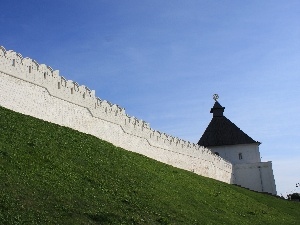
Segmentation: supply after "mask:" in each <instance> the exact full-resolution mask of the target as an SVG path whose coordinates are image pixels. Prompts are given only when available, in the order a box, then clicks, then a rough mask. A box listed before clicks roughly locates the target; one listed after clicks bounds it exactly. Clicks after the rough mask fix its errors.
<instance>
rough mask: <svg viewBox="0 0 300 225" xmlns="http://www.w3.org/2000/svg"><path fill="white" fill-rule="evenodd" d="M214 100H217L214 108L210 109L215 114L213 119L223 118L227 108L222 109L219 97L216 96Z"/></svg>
mask: <svg viewBox="0 0 300 225" xmlns="http://www.w3.org/2000/svg"><path fill="white" fill-rule="evenodd" d="M213 99H214V100H215V104H214V106H213V107H212V108H211V109H210V113H212V114H213V117H222V116H223V112H224V109H225V107H222V106H221V105H220V103H219V102H218V99H219V95H218V94H214V95H213Z"/></svg>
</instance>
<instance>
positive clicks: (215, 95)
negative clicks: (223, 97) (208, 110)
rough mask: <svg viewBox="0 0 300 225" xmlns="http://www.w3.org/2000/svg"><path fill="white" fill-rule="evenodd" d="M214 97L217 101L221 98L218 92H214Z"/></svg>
mask: <svg viewBox="0 0 300 225" xmlns="http://www.w3.org/2000/svg"><path fill="white" fill-rule="evenodd" d="M213 99H214V100H215V101H216V102H217V101H218V99H219V95H218V94H214V95H213Z"/></svg>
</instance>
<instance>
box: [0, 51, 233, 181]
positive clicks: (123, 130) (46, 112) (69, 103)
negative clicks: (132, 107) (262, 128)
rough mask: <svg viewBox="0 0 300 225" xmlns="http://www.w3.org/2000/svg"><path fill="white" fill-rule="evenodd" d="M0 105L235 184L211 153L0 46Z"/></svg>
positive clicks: (229, 170)
mask: <svg viewBox="0 0 300 225" xmlns="http://www.w3.org/2000/svg"><path fill="white" fill-rule="evenodd" d="M0 105H1V106H3V107H6V108H9V109H12V110H14V111H17V112H20V113H23V114H26V115H30V116H33V117H36V118H39V119H43V120H46V121H49V122H52V123H56V124H59V125H62V126H66V127H70V128H73V129H75V130H78V131H81V132H84V133H88V134H91V135H94V136H96V137H98V138H100V139H103V140H106V141H109V142H111V143H113V144H114V145H116V146H120V147H122V148H124V149H127V150H130V151H133V152H137V153H140V154H143V155H145V156H148V157H150V158H153V159H155V160H158V161H161V162H164V163H167V164H170V165H172V166H175V167H178V168H182V169H185V170H189V171H193V172H195V173H197V174H199V175H203V176H206V177H211V178H214V179H217V180H220V181H224V182H227V183H232V182H233V181H232V179H233V174H232V173H233V171H232V169H233V167H232V164H231V163H229V162H227V161H225V160H224V159H222V158H221V157H219V156H216V155H215V154H213V153H212V152H211V151H210V150H208V149H206V148H204V147H200V146H198V145H196V144H193V143H190V142H187V141H184V140H181V139H178V138H176V137H172V136H170V135H167V134H165V133H161V132H159V131H155V130H153V129H151V128H150V126H149V124H148V123H146V122H145V121H142V120H138V119H137V118H135V117H130V116H128V115H127V114H126V113H125V110H124V109H123V108H121V107H119V106H118V105H115V104H112V103H110V102H108V101H105V100H101V99H100V98H97V97H96V96H95V91H92V90H90V89H88V88H87V87H85V86H83V85H78V84H77V83H76V82H73V81H71V80H66V79H65V78H64V77H62V76H60V75H59V72H58V71H57V70H55V71H53V70H52V68H51V67H49V66H46V65H44V64H41V65H39V64H38V63H37V62H36V61H34V60H32V59H30V58H23V57H22V56H21V55H20V54H17V53H16V52H14V51H6V50H5V49H4V48H3V47H0Z"/></svg>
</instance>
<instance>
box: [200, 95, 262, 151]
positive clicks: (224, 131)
mask: <svg viewBox="0 0 300 225" xmlns="http://www.w3.org/2000/svg"><path fill="white" fill-rule="evenodd" d="M224 109H225V107H222V106H221V105H220V103H219V102H218V101H216V102H215V104H214V106H213V107H212V108H211V110H210V113H212V114H213V118H212V120H211V121H210V123H209V125H208V127H207V128H206V130H205V132H204V134H203V135H202V137H201V138H200V140H199V142H198V145H201V146H205V147H209V146H222V145H236V144H251V143H258V144H260V143H259V142H257V141H254V140H253V139H252V138H251V137H249V136H248V135H247V134H245V133H244V132H243V131H242V130H241V129H240V128H238V127H237V126H236V125H235V124H234V123H232V122H231V121H230V120H229V119H227V118H226V117H225V116H224V115H223V112H224Z"/></svg>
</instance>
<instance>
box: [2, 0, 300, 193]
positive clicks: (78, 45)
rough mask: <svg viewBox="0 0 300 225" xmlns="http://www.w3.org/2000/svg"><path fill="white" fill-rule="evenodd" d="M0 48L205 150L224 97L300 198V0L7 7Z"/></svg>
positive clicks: (13, 0) (284, 186)
mask: <svg viewBox="0 0 300 225" xmlns="http://www.w3.org/2000/svg"><path fill="white" fill-rule="evenodd" d="M0 5H1V14H0V45H2V46H4V47H5V48H6V49H7V50H15V51H17V52H19V53H21V54H22V55H23V56H24V57H30V58H33V59H35V60H36V61H37V62H39V63H44V64H47V65H49V66H51V67H52V68H53V69H58V70H60V75H62V76H64V77H66V78H67V79H70V80H74V81H77V82H78V83H79V84H84V85H86V86H88V87H89V88H90V89H93V90H96V95H97V96H98V97H100V98H101V99H105V100H108V101H110V102H112V103H116V104H118V105H120V106H121V107H124V108H125V109H126V112H127V113H128V114H129V115H131V116H135V117H137V118H139V119H143V120H145V121H147V122H149V123H150V125H151V127H152V128H153V129H156V130H160V131H162V132H165V133H168V134H170V135H172V136H177V137H179V138H182V139H185V140H188V141H191V142H195V143H196V142H198V140H199V138H200V137H201V135H202V133H203V132H204V130H205V128H206V127H207V125H208V124H209V122H210V120H211V117H212V115H211V114H210V113H209V111H210V108H211V107H212V106H213V104H214V101H213V99H212V95H213V94H214V93H218V94H219V96H220V98H219V102H220V103H221V105H222V106H224V107H226V109H225V113H224V114H225V116H226V117H227V118H228V119H230V120H231V121H232V122H234V123H235V124H236V125H237V126H238V127H240V128H241V129H242V130H243V131H244V132H245V133H247V134H248V135H249V136H250V137H252V138H253V139H254V140H257V141H260V142H262V144H261V145H260V151H261V156H262V160H263V161H273V170H274V174H275V179H276V185H277V191H278V194H283V195H286V193H290V192H292V191H297V192H300V190H299V188H298V189H297V188H296V187H295V184H296V183H298V182H300V176H299V170H300V163H299V162H300V147H299V144H300V122H299V121H300V120H299V114H300V104H299V97H300V91H299V89H300V1H298V0H295V1H293V0H288V1H276V0H274V1H261V0H252V1H250V0H245V1H234V0H233V1H226V0H224V1H220V0H215V1H213V0H212V1H207V0H195V1H192V0H187V1H177V0H172V1H171V0H170V1H161V0H160V1H157V0H151V1H150V0H145V1H138V0H128V1H121V0H119V1H109V0H97V1H96V0H85V1H79V0H73V1H67V0H60V1H57V0H52V1H50V0H49V1H48V0H35V1H34V0H27V1H17V0H10V1H5V0H0Z"/></svg>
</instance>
